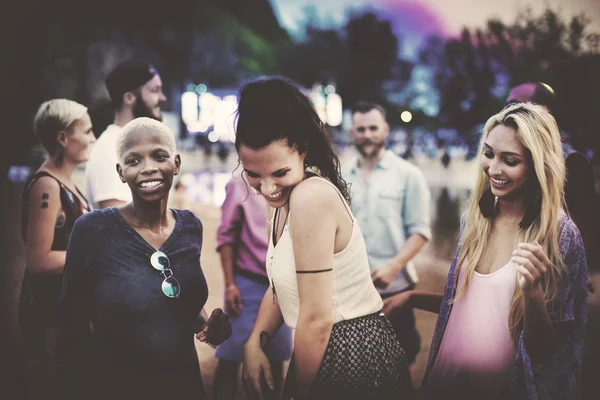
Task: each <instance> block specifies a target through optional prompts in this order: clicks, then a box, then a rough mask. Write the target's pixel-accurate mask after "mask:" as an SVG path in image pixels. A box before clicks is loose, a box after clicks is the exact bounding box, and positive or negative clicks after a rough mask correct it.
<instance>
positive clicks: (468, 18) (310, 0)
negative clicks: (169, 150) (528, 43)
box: [271, 0, 600, 56]
mask: <svg viewBox="0 0 600 400" xmlns="http://www.w3.org/2000/svg"><path fill="white" fill-rule="evenodd" d="M271 2H272V4H273V8H274V9H275V12H276V14H277V15H278V17H279V19H280V22H281V24H282V25H283V26H284V27H285V28H287V29H288V30H289V31H290V32H291V33H292V34H294V33H296V32H297V31H298V27H299V26H301V25H302V20H303V16H304V12H303V10H304V8H305V7H307V6H310V5H314V6H315V7H316V9H317V11H318V13H319V15H320V16H321V18H322V20H323V21H329V22H331V23H333V24H342V23H343V22H344V20H345V15H346V13H345V10H346V9H348V8H358V9H364V8H369V7H372V8H375V9H376V10H377V11H378V12H380V13H382V14H384V15H385V16H387V17H388V18H389V19H390V20H391V21H393V24H394V29H395V31H396V33H397V34H400V35H402V36H404V37H405V48H404V49H403V52H404V53H407V54H405V55H408V56H411V55H414V51H415V49H416V46H418V44H419V43H420V40H421V39H422V38H423V37H425V36H427V35H429V34H433V33H435V34H439V35H442V36H453V35H456V34H457V33H459V32H460V30H461V29H462V28H463V27H464V26H468V27H480V26H483V25H484V24H485V21H486V20H487V19H489V18H491V17H496V18H499V19H501V20H502V21H504V22H505V23H511V22H513V21H514V19H515V16H516V15H517V12H518V10H519V9H520V8H522V7H525V6H530V7H531V8H532V10H533V12H534V14H535V15H539V13H540V12H541V10H543V9H544V7H545V5H546V4H548V5H550V6H551V7H552V8H553V9H555V10H556V9H558V10H562V11H563V13H564V15H565V16H571V15H574V14H578V13H582V12H583V13H585V14H586V15H587V17H588V18H589V20H590V28H592V29H593V30H594V31H596V32H600V1H598V0H569V1H568V2H566V1H561V0H503V1H489V0H488V1H486V0H483V1H482V0H419V1H414V0H271Z"/></svg>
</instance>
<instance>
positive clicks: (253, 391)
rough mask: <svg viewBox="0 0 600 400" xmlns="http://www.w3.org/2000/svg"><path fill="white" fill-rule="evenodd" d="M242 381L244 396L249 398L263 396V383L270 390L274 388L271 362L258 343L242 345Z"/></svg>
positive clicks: (251, 399)
mask: <svg viewBox="0 0 600 400" xmlns="http://www.w3.org/2000/svg"><path fill="white" fill-rule="evenodd" d="M251 340H252V339H251ZM249 342H250V341H249ZM242 381H243V382H244V389H245V390H246V396H248V398H249V399H250V400H254V399H263V398H264V393H263V385H265V384H266V385H267V387H268V388H269V389H270V390H275V384H274V383H273V374H272V372H271V363H270V362H269V359H268V358H267V356H266V355H265V353H264V352H263V351H262V349H261V348H260V346H259V345H249V344H247V345H246V346H244V367H243V369H242Z"/></svg>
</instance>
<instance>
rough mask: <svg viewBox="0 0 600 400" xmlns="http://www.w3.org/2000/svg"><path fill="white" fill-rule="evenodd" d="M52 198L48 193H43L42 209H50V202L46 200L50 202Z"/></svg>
mask: <svg viewBox="0 0 600 400" xmlns="http://www.w3.org/2000/svg"><path fill="white" fill-rule="evenodd" d="M49 197H50V196H48V193H43V194H42V207H41V208H48V202H47V201H46V200H48V198H49Z"/></svg>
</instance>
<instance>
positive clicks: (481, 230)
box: [455, 103, 566, 342]
mask: <svg viewBox="0 0 600 400" xmlns="http://www.w3.org/2000/svg"><path fill="white" fill-rule="evenodd" d="M498 125H504V126H507V127H510V128H513V129H514V130H515V134H516V137H517V140H518V141H519V142H520V143H521V145H523V147H525V148H526V149H527V150H528V152H529V157H528V165H529V173H530V176H531V177H532V178H531V179H533V178H534V177H535V180H536V181H537V182H536V183H537V185H538V187H539V195H540V204H541V208H540V212H539V215H537V216H536V217H535V218H534V220H533V223H531V224H530V225H529V226H521V227H520V231H519V235H518V238H517V239H518V240H519V241H520V242H527V243H538V244H539V245H540V246H541V247H542V249H543V250H544V251H545V252H546V254H547V255H548V258H549V259H550V262H551V263H552V267H551V268H550V269H549V270H548V272H547V275H546V277H545V279H544V280H543V282H542V288H543V292H544V300H545V302H546V304H547V303H549V302H551V301H552V300H554V298H555V297H556V294H557V288H558V283H559V280H560V279H561V278H562V277H564V276H565V274H566V266H565V264H564V262H563V260H562V257H561V255H560V250H559V246H558V239H559V232H558V221H559V215H560V213H561V211H562V210H563V208H564V189H563V185H564V182H565V164H564V159H563V153H562V145H561V141H560V134H559V130H558V126H557V124H556V121H555V120H554V118H553V117H552V115H551V114H550V113H549V112H548V111H546V109H545V108H544V107H542V106H539V105H535V104H532V103H519V104H515V105H511V106H509V107H506V108H505V109H504V110H502V111H501V112H499V113H498V114H496V115H494V116H492V117H491V118H490V119H488V121H487V122H486V124H485V126H484V129H483V135H482V137H481V140H480V143H479V151H478V156H479V159H481V157H482V155H483V151H484V143H485V140H486V138H487V136H488V134H489V132H490V131H491V130H492V129H493V128H495V127H496V126H498ZM487 189H488V177H487V175H486V173H485V172H484V171H483V169H479V173H478V176H477V182H476V184H475V189H474V190H473V192H472V194H471V197H470V199H469V204H468V207H467V211H466V221H465V228H464V233H463V240H462V243H463V244H462V247H461V250H460V252H459V255H458V260H457V263H456V265H457V273H456V278H457V279H458V274H459V272H462V273H464V274H465V279H464V284H463V285H461V288H458V291H457V294H456V297H455V300H456V299H459V298H460V297H462V296H464V294H465V293H466V291H467V288H468V286H469V282H470V279H471V276H472V274H473V271H474V270H475V268H476V266H477V264H478V263H479V261H480V259H481V256H482V254H483V250H484V248H485V246H486V245H487V239H488V238H489V236H490V232H491V226H492V218H493V217H492V218H485V217H484V216H483V215H482V213H481V211H480V209H479V204H478V202H479V199H480V198H481V196H482V195H483V194H484V192H485V191H486V190H487ZM463 263H464V265H463ZM459 268H460V271H459ZM508 322H509V327H510V331H511V337H512V339H513V341H515V342H516V341H517V340H518V337H519V335H520V331H521V329H522V322H523V292H522V290H521V288H520V286H519V285H518V283H517V285H516V288H515V292H514V294H513V298H512V302H511V305H510V312H509V321H508Z"/></svg>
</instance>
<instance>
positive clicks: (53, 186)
mask: <svg viewBox="0 0 600 400" xmlns="http://www.w3.org/2000/svg"><path fill="white" fill-rule="evenodd" d="M51 196H52V197H57V196H60V185H59V184H58V182H57V181H56V180H55V179H53V178H51V177H49V176H42V177H41V178H38V180H37V181H35V182H34V183H33V185H32V186H31V189H30V190H29V198H30V199H42V198H44V199H45V200H48V199H49V198H50V197H51Z"/></svg>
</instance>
